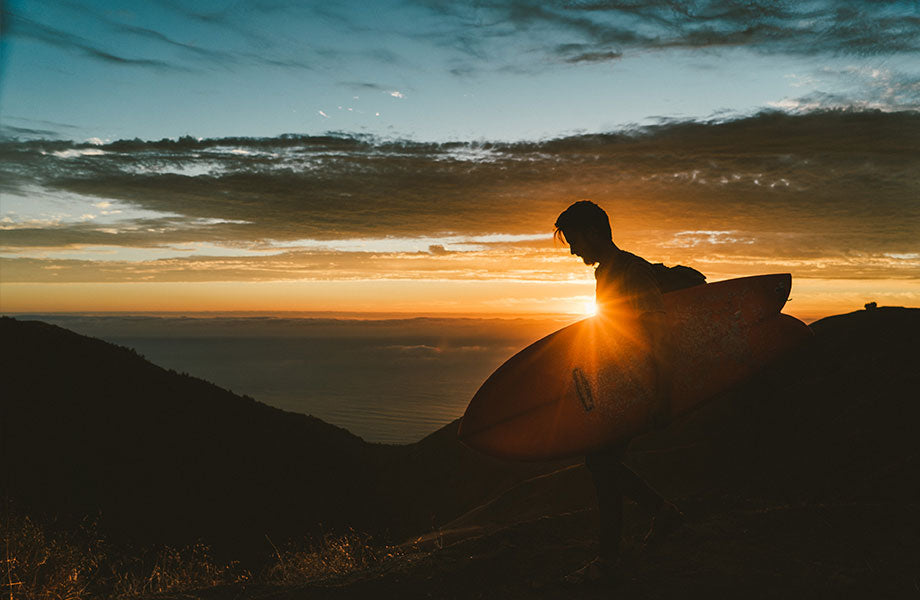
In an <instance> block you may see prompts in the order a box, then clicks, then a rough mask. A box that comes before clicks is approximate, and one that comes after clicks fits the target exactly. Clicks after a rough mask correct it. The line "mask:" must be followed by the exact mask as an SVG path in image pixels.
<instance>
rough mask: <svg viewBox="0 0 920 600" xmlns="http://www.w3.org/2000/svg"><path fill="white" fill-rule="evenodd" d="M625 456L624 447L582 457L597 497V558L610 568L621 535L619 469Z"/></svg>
mask: <svg viewBox="0 0 920 600" xmlns="http://www.w3.org/2000/svg"><path fill="white" fill-rule="evenodd" d="M625 453H626V447H625V446H614V447H610V448H605V449H603V450H601V451H598V452H595V453H593V454H590V455H588V456H586V457H585V466H586V467H587V468H588V471H590V473H591V478H592V479H593V480H594V490H595V493H596V494H597V511H598V516H599V519H600V530H599V531H598V537H599V541H600V553H599V555H600V558H602V559H604V560H606V561H608V562H610V563H611V564H613V563H615V562H616V560H617V558H619V555H620V538H621V536H622V531H623V489H622V487H621V480H622V477H621V474H620V469H621V467H622V466H623V463H622V462H621V461H622V459H623V455H624V454H625Z"/></svg>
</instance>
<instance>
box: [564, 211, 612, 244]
mask: <svg viewBox="0 0 920 600" xmlns="http://www.w3.org/2000/svg"><path fill="white" fill-rule="evenodd" d="M590 230H594V231H596V232H597V233H598V234H600V235H601V236H604V239H609V240H612V239H613V234H611V232H610V219H609V218H608V217H607V213H605V212H604V209H603V208H601V207H600V206H598V205H597V204H595V203H593V202H591V201H590V200H579V201H578V202H576V203H575V204H573V205H572V206H570V207H568V208H567V209H565V210H564V211H562V214H561V215H559V218H558V219H556V231H555V232H553V237H554V238H555V239H557V240H559V241H561V242H562V243H564V244H565V243H567V242H566V240H565V232H566V231H590Z"/></svg>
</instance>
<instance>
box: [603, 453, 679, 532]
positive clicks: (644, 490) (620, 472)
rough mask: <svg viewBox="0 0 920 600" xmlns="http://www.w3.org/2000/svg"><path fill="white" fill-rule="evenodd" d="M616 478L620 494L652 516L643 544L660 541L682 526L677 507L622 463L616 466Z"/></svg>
mask: <svg viewBox="0 0 920 600" xmlns="http://www.w3.org/2000/svg"><path fill="white" fill-rule="evenodd" d="M616 477H617V479H618V481H619V489H620V490H621V492H622V493H623V494H624V495H626V496H627V497H629V498H632V499H633V500H634V501H635V502H636V504H638V505H639V507H640V508H642V509H644V510H645V511H646V512H648V513H649V514H650V515H651V516H652V519H653V520H652V526H651V528H650V529H649V531H648V533H647V534H646V535H645V540H644V541H645V543H651V542H654V541H657V540H660V539H662V538H664V537H665V536H667V535H668V534H669V533H671V532H672V531H674V530H675V529H677V528H678V527H680V526H681V525H682V524H683V522H684V515H683V513H681V512H680V510H679V509H678V508H677V506H676V505H675V504H674V503H672V502H669V501H668V500H667V499H666V498H665V497H664V496H662V495H661V494H660V493H658V491H657V490H656V489H655V488H653V487H652V486H650V485H649V484H648V482H647V481H645V480H644V479H642V478H641V477H639V475H637V474H636V472H635V471H633V470H632V469H630V468H629V467H627V466H626V465H624V464H623V463H622V462H621V463H619V464H618V465H617V470H616Z"/></svg>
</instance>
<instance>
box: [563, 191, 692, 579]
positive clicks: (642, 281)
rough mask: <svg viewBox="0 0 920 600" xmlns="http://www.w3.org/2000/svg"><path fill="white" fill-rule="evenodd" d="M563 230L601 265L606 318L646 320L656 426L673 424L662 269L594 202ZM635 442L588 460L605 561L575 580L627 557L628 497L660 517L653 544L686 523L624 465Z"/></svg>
mask: <svg viewBox="0 0 920 600" xmlns="http://www.w3.org/2000/svg"><path fill="white" fill-rule="evenodd" d="M555 235H556V237H557V238H560V239H561V240H562V241H563V242H566V243H568V245H569V247H570V248H571V252H572V254H574V255H576V256H579V257H581V258H582V260H584V262H585V264H586V265H594V264H597V268H596V269H595V271H594V276H595V279H596V280H597V287H596V303H597V308H598V312H599V313H600V314H602V315H603V314H605V313H606V314H619V315H624V314H625V315H629V317H631V318H635V319H636V320H637V321H638V323H639V326H640V328H641V330H642V334H643V336H644V337H645V339H646V342H647V343H648V344H649V345H650V347H651V352H650V353H649V354H650V356H651V357H652V358H651V360H652V361H653V364H652V365H651V367H652V370H653V373H654V379H655V390H654V399H655V404H656V406H655V409H654V414H655V418H654V421H655V422H654V423H653V425H656V426H662V425H664V424H666V423H667V419H668V415H669V413H670V394H671V378H670V373H671V360H672V358H671V357H672V352H671V348H670V343H669V341H668V335H667V329H666V327H665V320H664V317H665V312H664V304H663V303H662V299H661V295H662V292H661V287H660V285H659V281H658V278H657V276H656V270H655V268H653V266H652V265H651V264H650V263H649V262H648V261H646V260H645V259H643V258H640V257H638V256H636V255H635V254H632V253H630V252H625V251H623V250H620V249H619V248H618V247H617V246H616V244H614V243H613V236H612V234H611V231H610V220H609V219H608V217H607V213H605V212H604V210H603V209H601V207H599V206H598V205H597V204H595V203H593V202H590V201H588V200H582V201H580V202H576V203H575V204H573V205H571V206H570V207H568V208H567V209H566V210H565V211H564V212H563V213H562V214H561V215H559V218H558V219H557V220H556V234H555ZM689 270H690V269H688V271H689ZM698 275H699V276H700V277H701V278H702V279H703V280H705V278H704V277H703V276H702V275H700V274H698ZM700 282H702V281H700ZM628 445H629V441H627V442H625V443H621V444H617V445H613V446H609V447H607V448H604V449H602V450H600V451H597V452H595V453H593V454H589V455H588V456H586V457H585V466H586V467H587V468H588V470H589V471H590V472H591V476H592V478H593V480H594V487H595V489H596V491H597V506H598V512H599V516H600V532H599V538H600V552H599V554H598V556H597V558H595V559H594V560H592V561H591V562H589V563H588V564H587V565H585V566H584V567H582V568H581V569H579V570H578V571H576V572H575V573H572V574H571V575H569V577H567V578H566V579H567V580H568V581H572V582H580V581H588V580H597V579H602V578H604V577H607V576H609V575H611V574H612V571H613V568H614V566H615V565H616V563H617V560H618V559H619V552H620V537H621V532H622V523H623V496H624V495H625V496H628V497H629V498H632V499H633V500H635V501H636V503H637V504H638V505H639V506H640V507H642V508H644V509H645V510H646V511H648V512H649V513H650V514H651V515H652V517H653V521H652V528H651V529H650V530H649V533H648V535H647V536H646V541H650V540H651V539H652V538H658V537H661V536H663V535H664V534H666V533H668V532H670V531H672V530H673V529H675V528H677V527H678V526H680V524H681V522H682V520H683V515H682V514H681V512H680V511H679V510H678V509H677V507H676V506H675V505H674V504H672V503H671V502H669V501H667V500H666V499H665V498H664V497H662V496H661V494H659V493H658V492H657V491H655V490H654V489H652V487H651V486H650V485H649V484H648V483H646V482H645V480H643V479H642V478H641V477H639V476H638V475H637V474H636V473H635V472H633V471H632V470H631V469H630V468H629V467H627V466H626V465H624V464H623V462H622V461H623V458H624V456H625V454H626V449H627V446H628Z"/></svg>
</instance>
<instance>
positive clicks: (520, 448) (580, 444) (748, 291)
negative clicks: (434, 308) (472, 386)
mask: <svg viewBox="0 0 920 600" xmlns="http://www.w3.org/2000/svg"><path fill="white" fill-rule="evenodd" d="M791 282H792V277H791V275H789V274H788V273H786V274H776V275H760V276H755V277H743V278H738V279H730V280H726V281H720V282H716V283H708V284H703V285H698V286H695V287H691V288H686V289H683V290H678V291H675V292H670V293H668V294H664V296H663V301H664V305H665V310H666V311H667V329H668V332H669V335H670V336H671V344H672V347H673V348H674V359H673V362H672V364H673V368H672V386H673V388H672V397H671V401H670V411H669V412H670V415H671V416H672V417H676V416H679V415H681V414H683V413H686V412H687V411H689V410H692V409H693V408H694V407H696V406H699V405H700V404H702V403H703V402H705V401H706V400H708V399H709V398H712V397H713V396H714V395H716V394H718V393H719V392H722V391H724V390H726V389H728V388H729V387H731V386H733V385H735V384H737V383H739V382H741V381H743V380H744V379H746V378H748V377H750V376H751V375H753V374H754V373H755V372H756V371H758V370H759V369H761V368H762V367H763V366H765V365H766V364H768V363H769V362H770V361H772V360H774V359H776V358H778V357H780V356H782V355H783V354H785V353H787V352H789V351H790V350H792V349H793V348H795V347H796V346H798V345H800V344H801V343H802V342H803V341H805V340H807V339H808V338H809V337H810V336H811V330H810V329H809V328H808V327H807V326H806V325H805V324H804V323H802V322H801V321H799V320H798V319H795V318H793V317H791V316H788V315H784V314H782V313H781V312H780V311H781V310H782V307H783V306H784V305H785V303H786V301H787V299H788V297H789V292H790V288H791ZM650 356H651V354H650V349H649V347H648V344H647V342H646V341H645V339H644V334H643V331H642V329H641V327H640V326H639V323H638V322H637V321H636V320H635V319H633V318H630V317H628V316H625V315H616V314H613V315H611V314H607V315H597V316H594V317H590V318H587V319H583V320H581V321H578V322H576V323H573V324H572V325H569V326H567V327H564V328H562V329H560V330H559V331H557V332H555V333H552V334H550V335H548V336H546V337H544V338H542V339H540V340H538V341H537V342H534V343H533V344H531V345H530V346H528V347H527V348H525V349H523V350H521V351H520V352H518V353H517V354H515V355H514V356H512V357H511V358H510V359H508V361H506V362H505V363H504V364H503V365H501V366H500V367H499V368H498V369H497V370H496V371H495V372H494V373H492V375H491V376H489V378H488V379H486V381H485V382H484V383H483V384H482V386H481V387H480V388H479V391H477V392H476V394H475V396H473V399H472V400H471V401H470V404H469V406H468V407H467V409H466V412H465V414H464V415H463V419H462V420H461V422H460V429H459V432H458V436H459V438H460V440H461V441H462V442H463V443H464V444H466V445H468V446H470V447H472V448H475V449H476V450H479V451H481V452H483V453H486V454H489V455H492V456H496V457H500V458H508V459H516V460H551V459H558V458H565V457H569V456H575V455H581V454H586V453H589V452H591V451H593V450H596V449H599V448H601V447H603V446H606V445H609V444H613V443H617V442H619V441H625V440H628V439H630V438H632V437H635V436H636V435H639V434H641V433H643V432H645V431H647V430H648V429H650V428H651V421H652V417H653V414H654V410H655V408H656V407H655V405H654V402H655V401H656V400H655V398H654V397H653V390H654V385H653V383H654V373H653V370H652V366H651V365H652V361H651V360H650Z"/></svg>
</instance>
